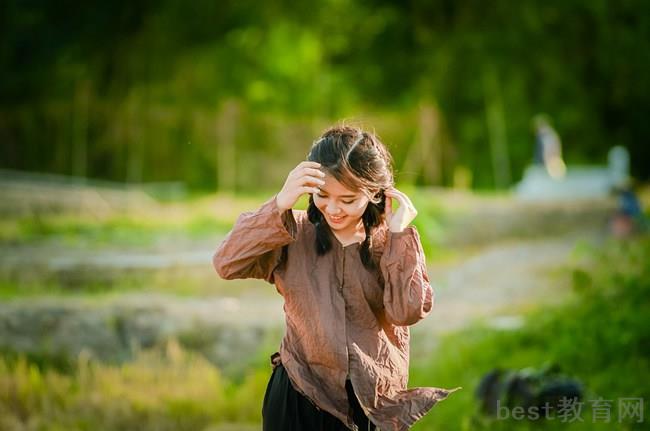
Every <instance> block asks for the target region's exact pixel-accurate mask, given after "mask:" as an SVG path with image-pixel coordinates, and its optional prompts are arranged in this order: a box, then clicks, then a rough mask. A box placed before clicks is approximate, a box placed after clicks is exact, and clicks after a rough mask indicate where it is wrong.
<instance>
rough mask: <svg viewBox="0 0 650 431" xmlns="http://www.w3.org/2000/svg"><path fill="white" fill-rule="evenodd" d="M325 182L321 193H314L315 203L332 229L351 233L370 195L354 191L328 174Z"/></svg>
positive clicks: (354, 229) (321, 187)
mask: <svg viewBox="0 0 650 431" xmlns="http://www.w3.org/2000/svg"><path fill="white" fill-rule="evenodd" d="M323 181H325V184H323V185H322V186H320V190H321V191H320V193H314V195H313V197H314V205H316V208H318V209H319V210H320V212H321V213H323V215H324V216H325V220H327V224H328V225H329V226H330V228H331V229H332V231H336V232H339V233H344V234H351V233H354V232H355V231H356V227H357V225H358V224H359V221H360V220H361V216H362V215H363V213H364V211H365V210H366V207H367V206H368V202H369V200H368V197H367V196H366V195H365V194H364V193H362V192H361V191H352V190H349V189H347V188H346V187H345V186H343V184H341V183H340V182H338V181H337V180H336V179H335V178H334V177H333V176H331V175H329V174H327V175H325V178H323Z"/></svg>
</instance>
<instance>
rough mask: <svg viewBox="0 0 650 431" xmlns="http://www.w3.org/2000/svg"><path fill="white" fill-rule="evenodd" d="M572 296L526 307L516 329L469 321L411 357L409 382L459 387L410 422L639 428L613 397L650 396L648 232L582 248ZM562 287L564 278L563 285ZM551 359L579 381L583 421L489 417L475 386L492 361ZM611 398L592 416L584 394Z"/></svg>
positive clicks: (441, 426)
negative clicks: (605, 409)
mask: <svg viewBox="0 0 650 431" xmlns="http://www.w3.org/2000/svg"><path fill="white" fill-rule="evenodd" d="M571 267H572V269H571V271H572V275H573V277H572V278H573V285H572V287H573V291H574V296H573V299H572V300H570V301H569V302H568V303H567V304H564V305H561V306H559V307H556V308H548V307H544V308H542V309H538V310H536V311H533V312H532V313H531V314H530V315H529V316H528V318H527V320H526V322H527V323H526V324H525V326H524V327H523V328H522V329H521V330H518V331H513V332H501V331H497V330H493V329H488V328H485V327H482V326H474V327H472V328H469V329H466V330H463V331H461V332H459V333H455V334H451V335H448V336H447V337H445V338H443V339H442V340H441V342H440V344H439V347H438V349H437V350H436V351H435V352H434V354H433V355H431V356H430V357H418V358H413V360H412V365H411V380H410V383H411V385H413V386H418V385H422V386H426V385H433V386H440V387H449V388H451V387H456V386H462V387H463V388H464V389H463V390H461V391H459V392H457V393H454V394H453V395H452V396H450V398H449V399H448V400H445V401H443V402H442V403H441V404H440V405H438V406H436V407H434V409H433V411H432V412H431V413H430V414H429V415H427V416H426V417H425V418H424V419H423V420H422V421H421V422H420V423H418V424H417V425H416V426H415V427H414V428H413V429H414V430H466V429H485V430H493V429H497V430H510V429H517V430H519V429H540V428H541V429H549V430H551V429H557V428H561V429H564V428H567V429H575V430H592V429H603V430H604V429H642V424H634V423H631V422H630V421H624V422H623V423H622V424H619V423H618V420H617V419H618V418H617V416H616V414H617V413H618V412H617V410H616V409H617V408H618V406H617V404H616V403H617V399H618V398H630V397H631V398H635V397H636V398H644V399H645V400H647V399H649V397H650V389H649V388H648V386H647V385H640V384H639V383H640V382H647V381H650V350H649V346H650V344H648V335H647V328H648V327H650V238H642V239H638V240H635V241H631V242H610V243H607V244H606V247H605V248H604V250H602V251H595V250H593V249H590V250H584V249H583V250H581V251H580V252H579V253H576V256H575V257H574V260H573V262H571ZM567 287H569V286H567ZM548 363H556V364H558V365H560V366H561V368H562V370H563V371H564V372H566V373H568V374H570V375H573V376H575V377H577V378H579V379H580V380H581V381H582V382H583V383H584V385H585V388H586V393H585V397H584V398H585V399H584V401H585V407H584V409H585V412H584V415H583V418H584V422H578V423H572V424H564V423H561V422H560V421H559V420H556V421H551V422H549V423H546V424H544V423H529V422H527V421H519V422H517V421H512V420H511V421H505V420H495V419H489V418H487V417H485V416H482V415H481V414H479V412H478V407H477V406H478V403H477V401H476V399H475V395H474V391H475V390H476V387H477V385H478V382H479V380H480V379H481V377H483V376H484V375H485V374H486V373H487V372H489V371H491V370H493V369H494V368H497V367H500V368H511V369H522V368H525V367H536V368H540V367H542V366H543V365H545V364H548ZM598 397H603V398H604V399H611V400H614V407H613V409H612V418H613V419H612V422H611V423H604V422H601V423H598V422H596V423H594V422H593V421H592V420H591V414H592V413H591V411H590V410H589V406H590V404H589V401H590V400H594V399H596V398H598Z"/></svg>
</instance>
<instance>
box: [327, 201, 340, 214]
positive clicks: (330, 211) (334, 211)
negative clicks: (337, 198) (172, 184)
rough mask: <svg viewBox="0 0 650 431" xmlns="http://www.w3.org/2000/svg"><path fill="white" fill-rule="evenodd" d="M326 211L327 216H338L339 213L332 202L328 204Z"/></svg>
mask: <svg viewBox="0 0 650 431" xmlns="http://www.w3.org/2000/svg"><path fill="white" fill-rule="evenodd" d="M325 209H326V210H327V214H330V215H336V214H337V213H338V212H339V209H338V208H337V207H336V205H334V204H333V203H332V202H330V203H328V204H327V207H326V208H325Z"/></svg>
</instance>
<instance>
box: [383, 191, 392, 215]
mask: <svg viewBox="0 0 650 431" xmlns="http://www.w3.org/2000/svg"><path fill="white" fill-rule="evenodd" d="M384 194H385V195H386V196H387V199H386V206H385V207H384V213H385V214H386V216H390V215H391V214H393V200H392V199H391V198H390V197H388V193H384Z"/></svg>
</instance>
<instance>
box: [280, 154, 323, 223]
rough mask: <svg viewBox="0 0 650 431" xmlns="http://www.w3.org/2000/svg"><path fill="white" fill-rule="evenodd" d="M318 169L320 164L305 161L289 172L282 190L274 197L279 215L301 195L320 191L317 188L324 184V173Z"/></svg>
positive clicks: (289, 207)
mask: <svg viewBox="0 0 650 431" xmlns="http://www.w3.org/2000/svg"><path fill="white" fill-rule="evenodd" d="M318 168H320V163H317V162H307V161H305V162H301V163H300V164H299V165H298V166H296V167H295V168H294V169H293V170H292V171H291V172H289V176H288V177H287V180H286V181H285V182H284V186H283V187H282V190H280V193H278V194H277V196H276V197H275V203H276V205H277V206H278V209H279V210H280V212H281V213H282V212H284V211H286V210H288V209H291V208H292V207H293V206H294V205H295V204H296V202H298V199H299V198H300V196H302V195H303V194H305V193H318V192H319V191H320V189H319V187H320V186H322V185H323V184H325V181H323V180H322V178H323V177H325V173H324V172H322V171H320V170H319V169H318Z"/></svg>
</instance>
